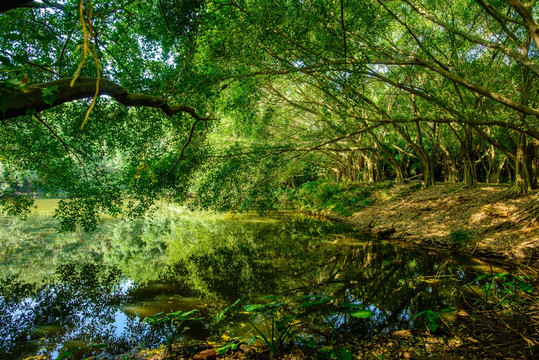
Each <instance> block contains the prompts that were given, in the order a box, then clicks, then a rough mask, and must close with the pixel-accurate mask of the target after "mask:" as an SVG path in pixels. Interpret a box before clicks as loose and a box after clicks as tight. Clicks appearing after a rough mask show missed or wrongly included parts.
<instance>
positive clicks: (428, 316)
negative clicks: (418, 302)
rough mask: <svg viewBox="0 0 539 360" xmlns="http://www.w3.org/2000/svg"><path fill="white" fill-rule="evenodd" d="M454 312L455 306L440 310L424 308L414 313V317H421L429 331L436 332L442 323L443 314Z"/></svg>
mask: <svg viewBox="0 0 539 360" xmlns="http://www.w3.org/2000/svg"><path fill="white" fill-rule="evenodd" d="M450 312H455V308H446V309H442V310H440V311H433V310H430V309H429V310H424V311H421V312H418V313H417V314H415V316H414V318H423V320H424V321H425V325H426V326H427V328H428V329H429V330H430V331H431V332H436V330H438V328H439V327H440V325H441V324H442V323H443V319H442V318H443V314H446V313H450Z"/></svg>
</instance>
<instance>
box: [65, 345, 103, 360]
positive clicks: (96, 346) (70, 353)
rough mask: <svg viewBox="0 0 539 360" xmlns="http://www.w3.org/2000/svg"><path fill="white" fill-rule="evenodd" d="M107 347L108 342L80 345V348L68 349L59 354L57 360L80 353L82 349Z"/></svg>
mask: <svg viewBox="0 0 539 360" xmlns="http://www.w3.org/2000/svg"><path fill="white" fill-rule="evenodd" d="M106 347H107V344H93V345H88V346H85V347H78V348H75V349H71V350H67V351H65V352H63V353H62V354H61V355H60V356H58V357H57V358H56V360H64V359H69V358H70V357H72V356H74V355H75V354H76V353H78V352H80V351H90V350H95V349H105V348H106Z"/></svg>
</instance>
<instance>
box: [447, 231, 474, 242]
mask: <svg viewBox="0 0 539 360" xmlns="http://www.w3.org/2000/svg"><path fill="white" fill-rule="evenodd" d="M449 238H450V240H451V242H452V243H453V244H456V245H465V244H467V243H469V242H470V241H471V240H472V235H471V233H470V231H469V230H464V229H459V230H454V231H451V232H450V233H449Z"/></svg>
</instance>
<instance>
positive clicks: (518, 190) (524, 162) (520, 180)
mask: <svg viewBox="0 0 539 360" xmlns="http://www.w3.org/2000/svg"><path fill="white" fill-rule="evenodd" d="M527 140H528V139H527V137H526V134H525V133H523V132H521V133H519V134H518V139H517V155H516V157H515V183H514V185H513V188H512V190H511V192H512V193H515V194H527V193H528V192H529V191H530V190H531V188H532V186H531V177H530V173H529V171H528V156H527V151H526V150H527V144H528V141H527Z"/></svg>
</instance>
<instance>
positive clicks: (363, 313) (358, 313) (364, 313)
mask: <svg viewBox="0 0 539 360" xmlns="http://www.w3.org/2000/svg"><path fill="white" fill-rule="evenodd" d="M348 314H349V315H350V316H353V317H355V318H358V319H368V318H370V317H371V316H373V315H374V313H373V312H372V311H370V310H364V309H359V310H355V311H351V312H349V313H348Z"/></svg>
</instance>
